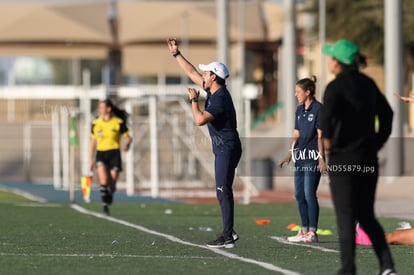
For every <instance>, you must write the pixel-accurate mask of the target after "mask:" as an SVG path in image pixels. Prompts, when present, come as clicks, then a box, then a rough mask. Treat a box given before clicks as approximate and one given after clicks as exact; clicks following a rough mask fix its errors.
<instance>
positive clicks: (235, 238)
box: [231, 230, 240, 242]
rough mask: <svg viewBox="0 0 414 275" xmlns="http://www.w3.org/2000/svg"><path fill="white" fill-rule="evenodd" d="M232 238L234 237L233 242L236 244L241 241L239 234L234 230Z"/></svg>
mask: <svg viewBox="0 0 414 275" xmlns="http://www.w3.org/2000/svg"><path fill="white" fill-rule="evenodd" d="M231 236H232V237H233V241H235V242H237V241H238V240H239V239H240V237H239V234H237V233H236V231H234V230H233V233H231Z"/></svg>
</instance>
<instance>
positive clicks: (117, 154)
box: [95, 149, 122, 172]
mask: <svg viewBox="0 0 414 275" xmlns="http://www.w3.org/2000/svg"><path fill="white" fill-rule="evenodd" d="M95 163H96V166H99V165H105V166H106V167H107V168H108V169H109V170H116V171H119V172H121V171H122V160H121V151H120V150H118V149H116V150H108V151H96V162H95Z"/></svg>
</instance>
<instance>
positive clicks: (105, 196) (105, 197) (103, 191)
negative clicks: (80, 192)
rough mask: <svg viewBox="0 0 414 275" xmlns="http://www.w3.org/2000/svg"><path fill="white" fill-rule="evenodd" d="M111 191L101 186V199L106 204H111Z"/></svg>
mask: <svg viewBox="0 0 414 275" xmlns="http://www.w3.org/2000/svg"><path fill="white" fill-rule="evenodd" d="M109 196H110V195H109V191H108V188H107V186H106V185H101V198H102V202H103V203H104V204H108V203H109Z"/></svg>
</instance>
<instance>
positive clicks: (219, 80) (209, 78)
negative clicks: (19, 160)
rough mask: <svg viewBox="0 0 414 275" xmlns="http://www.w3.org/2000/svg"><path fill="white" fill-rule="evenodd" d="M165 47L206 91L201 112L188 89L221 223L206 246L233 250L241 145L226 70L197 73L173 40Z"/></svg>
mask: <svg viewBox="0 0 414 275" xmlns="http://www.w3.org/2000/svg"><path fill="white" fill-rule="evenodd" d="M167 44H168V48H169V50H170V52H171V53H172V54H173V56H174V58H175V59H176V61H177V63H178V65H179V66H180V67H181V69H182V70H183V71H184V73H185V74H186V75H187V76H188V77H189V78H191V80H192V81H193V82H194V83H196V84H197V85H199V86H201V87H202V88H203V89H204V90H205V91H206V92H207V99H206V103H205V110H204V111H201V110H200V108H199V106H198V96H199V92H198V91H196V90H195V89H191V88H189V89H188V97H189V99H190V102H191V108H192V112H193V117H194V120H195V122H196V124H197V125H199V126H201V125H205V124H207V126H208V130H209V133H210V136H211V141H212V145H213V153H214V156H215V163H214V170H215V180H216V193H217V199H218V201H219V203H220V208H221V216H222V220H223V232H222V233H221V236H220V237H219V238H218V239H216V240H213V241H211V242H208V243H207V246H209V247H224V248H233V247H234V246H235V241H237V240H238V238H239V237H238V235H237V234H236V233H235V232H234V230H233V226H234V199H233V187H232V186H233V180H234V176H235V169H236V167H237V164H238V163H239V160H240V158H241V153H242V149H241V142H240V139H239V134H238V132H237V120H236V111H235V109H234V104H233V100H232V98H231V95H230V92H229V91H228V90H227V87H226V79H227V78H228V77H229V71H228V69H227V67H226V65H224V64H223V63H220V62H212V63H210V64H208V65H203V64H200V65H199V68H200V69H201V70H202V71H203V74H200V73H199V72H198V71H197V70H196V68H195V67H194V65H192V64H191V63H190V62H189V61H188V60H187V59H185V58H184V57H183V55H182V54H181V53H180V51H179V50H178V43H177V41H176V40H175V39H168V40H167Z"/></svg>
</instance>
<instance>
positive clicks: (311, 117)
mask: <svg viewBox="0 0 414 275" xmlns="http://www.w3.org/2000/svg"><path fill="white" fill-rule="evenodd" d="M312 120H313V114H309V116H308V121H309V122H311V121H312Z"/></svg>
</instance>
